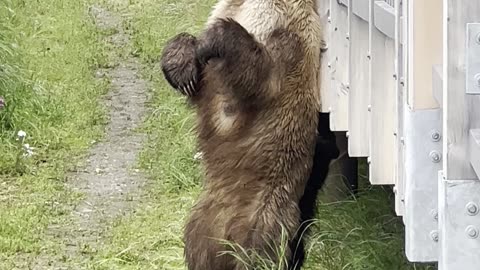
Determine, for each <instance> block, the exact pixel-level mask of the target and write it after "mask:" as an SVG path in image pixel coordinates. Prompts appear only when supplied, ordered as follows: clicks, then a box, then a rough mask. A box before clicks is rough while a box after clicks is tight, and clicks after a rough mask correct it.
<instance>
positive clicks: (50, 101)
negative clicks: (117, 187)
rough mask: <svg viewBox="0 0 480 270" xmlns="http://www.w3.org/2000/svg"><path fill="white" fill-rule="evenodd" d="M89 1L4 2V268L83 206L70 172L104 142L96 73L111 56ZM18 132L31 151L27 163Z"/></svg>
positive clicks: (0, 180)
mask: <svg viewBox="0 0 480 270" xmlns="http://www.w3.org/2000/svg"><path fill="white" fill-rule="evenodd" d="M87 4H88V3H87V1H73V0H71V1H57V0H45V1H28V0H3V1H2V3H1V4H0V97H3V99H4V100H5V103H6V106H5V107H4V108H3V109H0V153H1V154H0V269H12V268H13V260H14V259H15V257H16V256H18V254H36V253H38V252H40V250H41V249H42V248H44V247H45V243H43V242H42V235H43V233H44V231H45V229H46V227H47V226H48V224H51V223H54V222H61V220H62V219H63V218H64V216H65V214H69V211H70V210H69V205H71V204H72V203H73V202H74V201H76V200H77V199H78V197H79V196H78V194H74V193H72V192H70V191H67V190H65V189H64V182H65V179H66V172H67V171H68V170H69V169H72V165H73V164H74V163H73V162H72V161H74V160H76V159H78V158H79V157H81V155H82V154H83V153H84V151H85V150H86V149H87V148H88V147H89V146H90V145H91V142H92V141H93V140H97V139H99V138H100V137H101V134H102V133H103V131H102V126H103V123H104V117H103V116H104V112H103V110H102V109H101V107H100V106H99V103H98V98H99V97H100V96H101V95H102V94H103V93H104V92H105V90H106V89H107V87H106V86H107V83H108V82H106V81H101V80H96V79H95V77H94V70H95V69H96V68H97V67H98V66H101V65H104V64H105V61H106V60H107V56H106V53H105V51H104V50H103V45H102V44H101V43H99V42H98V40H99V33H98V32H97V30H96V28H95V27H94V25H93V23H92V20H91V18H90V17H89V16H88V14H87V13H86V10H87V6H88V5H87ZM19 130H23V131H25V132H26V133H27V137H26V139H25V143H28V144H29V145H30V146H32V147H34V150H33V151H34V155H33V156H31V157H29V158H23V157H21V158H20V160H19V163H18V164H17V161H18V155H19V153H20V154H21V153H22V151H23V150H21V149H20V144H19V142H18V141H16V134H17V132H18V131H19Z"/></svg>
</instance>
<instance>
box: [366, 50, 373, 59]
mask: <svg viewBox="0 0 480 270" xmlns="http://www.w3.org/2000/svg"><path fill="white" fill-rule="evenodd" d="M367 59H368V60H370V59H372V55H371V54H370V51H368V52H367Z"/></svg>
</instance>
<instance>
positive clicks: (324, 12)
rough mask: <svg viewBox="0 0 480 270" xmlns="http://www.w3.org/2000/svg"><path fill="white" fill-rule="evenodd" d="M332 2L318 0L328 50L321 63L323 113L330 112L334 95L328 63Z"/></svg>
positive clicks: (330, 46) (329, 0)
mask: <svg viewBox="0 0 480 270" xmlns="http://www.w3.org/2000/svg"><path fill="white" fill-rule="evenodd" d="M330 2H331V0H317V7H318V14H319V16H320V23H321V25H322V26H324V27H323V39H324V40H325V42H326V44H327V46H328V48H329V49H328V50H327V51H326V52H325V53H323V54H322V59H321V62H320V80H319V82H320V100H321V112H328V109H329V107H331V104H332V98H333V93H332V91H331V83H330V78H331V76H330V69H329V67H328V63H329V62H331V59H330V56H331V53H330V52H331V50H332V49H331V48H332V47H333V46H332V44H331V42H330V37H331V34H330V27H328V25H329V16H330Z"/></svg>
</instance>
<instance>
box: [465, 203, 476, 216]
mask: <svg viewBox="0 0 480 270" xmlns="http://www.w3.org/2000/svg"><path fill="white" fill-rule="evenodd" d="M466 208H467V213H468V214H469V215H470V216H475V215H477V214H478V205H477V204H475V203H473V202H469V203H468V204H467V207H466Z"/></svg>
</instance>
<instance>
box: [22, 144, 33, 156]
mask: <svg viewBox="0 0 480 270" xmlns="http://www.w3.org/2000/svg"><path fill="white" fill-rule="evenodd" d="M23 149H24V150H25V152H24V153H23V156H24V157H31V156H32V155H33V154H34V153H33V149H35V148H33V147H31V146H30V144H28V143H26V144H24V145H23Z"/></svg>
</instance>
